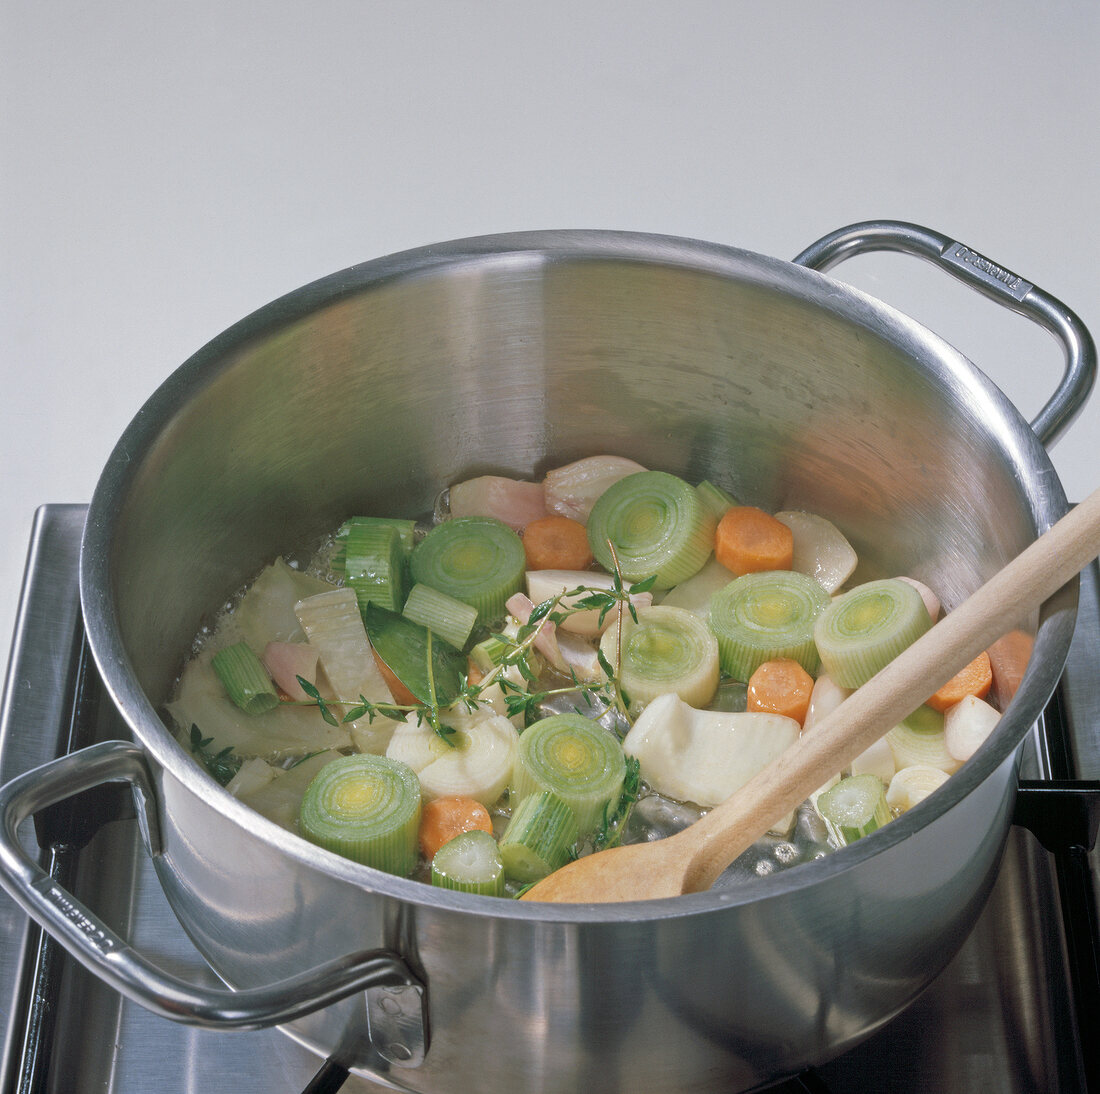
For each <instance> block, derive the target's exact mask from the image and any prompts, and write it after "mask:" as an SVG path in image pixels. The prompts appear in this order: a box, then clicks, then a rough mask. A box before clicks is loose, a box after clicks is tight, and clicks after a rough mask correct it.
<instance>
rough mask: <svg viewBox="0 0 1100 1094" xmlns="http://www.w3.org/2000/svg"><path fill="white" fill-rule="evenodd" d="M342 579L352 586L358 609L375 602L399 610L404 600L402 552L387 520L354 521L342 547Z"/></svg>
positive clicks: (394, 532)
mask: <svg viewBox="0 0 1100 1094" xmlns="http://www.w3.org/2000/svg"><path fill="white" fill-rule="evenodd" d="M344 581H345V583H346V584H347V585H349V586H351V588H353V589H354V590H355V596H356V599H357V600H358V601H359V610H360V611H361V612H365V611H366V610H367V605H368V604H377V605H378V606H379V607H382V608H386V609H387V610H388V611H391V612H399V611H401V609H402V607H404V604H405V552H404V551H403V550H402V547H401V536H400V535H399V534H398V531H397V529H396V528H395V527H394V526H393V525H389V524H353V525H352V526H351V527H350V528H349V529H348V536H347V541H346V543H345V547H344Z"/></svg>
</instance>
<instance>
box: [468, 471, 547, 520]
mask: <svg viewBox="0 0 1100 1094" xmlns="http://www.w3.org/2000/svg"><path fill="white" fill-rule="evenodd" d="M450 509H451V516H452V517H495V518H496V519H497V520H499V521H502V522H503V523H504V524H507V525H508V527H509V528H513V529H515V531H517V532H519V531H522V530H523V529H524V528H526V527H527V525H528V524H530V523H531V521H533V520H538V519H539V517H544V516H546V500H545V497H544V493H543V487H542V483H541V482H522V481H520V480H519V479H507V478H505V477H504V476H502V475H482V476H481V477H480V478H476V479H467V480H466V481H465V482H460V483H456V484H455V485H454V486H452V487H451V490H450Z"/></svg>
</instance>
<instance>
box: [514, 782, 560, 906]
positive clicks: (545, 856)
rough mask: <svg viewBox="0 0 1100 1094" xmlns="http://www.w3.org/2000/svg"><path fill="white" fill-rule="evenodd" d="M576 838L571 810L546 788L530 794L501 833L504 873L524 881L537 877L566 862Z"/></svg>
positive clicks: (516, 809) (537, 878) (534, 879)
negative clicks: (502, 833)
mask: <svg viewBox="0 0 1100 1094" xmlns="http://www.w3.org/2000/svg"><path fill="white" fill-rule="evenodd" d="M576 842H577V820H576V817H574V815H573V810H572V809H570V808H569V806H568V805H567V804H566V803H565V802H564V801H562V800H561V798H559V797H557V795H555V794H552V793H551V792H550V791H548V790H544V791H541V792H539V793H537V794H529V795H528V796H527V797H526V798H524V799H523V800H522V801H521V802H520V803H519V805H517V806H516V807H515V809H514V810H513V812H512V819H511V820H510V821H509V822H508V827H507V828H505V830H504V835H502V836H501V837H500V857H501V859H502V860H503V862H504V874H505V876H506V877H508V878H510V879H511V880H512V881H518V882H520V884H524V885H526V884H528V883H529V882H532V881H538V880H540V879H541V878H544V877H546V875H547V874H550V873H552V872H553V871H554V870H557V869H560V868H561V867H562V866H564V865H565V864H566V862H567V861H568V860H569V853H570V851H571V849H572V847H573V845H574V844H575V843H576Z"/></svg>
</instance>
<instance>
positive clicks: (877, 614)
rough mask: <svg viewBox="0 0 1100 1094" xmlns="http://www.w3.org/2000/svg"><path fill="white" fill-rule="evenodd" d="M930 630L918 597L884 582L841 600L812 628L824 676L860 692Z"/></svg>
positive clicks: (896, 583) (909, 587)
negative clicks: (904, 650)
mask: <svg viewBox="0 0 1100 1094" xmlns="http://www.w3.org/2000/svg"><path fill="white" fill-rule="evenodd" d="M931 626H932V620H931V618H930V617H929V615H928V610H927V608H925V606H924V601H923V600H922V599H921V595H920V593H919V592H917V590H916V589H915V588H914V587H913V586H912V585H910V584H908V583H907V582H905V581H899V580H898V579H897V578H885V579H883V580H881V581H868V582H867V583H866V584H863V585H858V586H857V587H856V588H854V589H852V590H851V592H847V593H845V594H844V595H843V596H838V597H837V598H836V599H835V600H834V601H833V602H832V603H831V604H829V606H828V607H827V608H826V609H825V610H824V611H823V612H822V613H821V615H820V617H819V618H818V620H817V622H816V623H815V624H814V641H815V642H816V643H817V649H818V652H819V653H820V655H821V664H822V665H823V666H824V669H825V671H826V672H827V673H828V674H829V675H830V676H831V677H832V678H833V679H834V680H835V681H836V682H837V683H838V684H839V685H840V686H841V687H845V688H858V687H859V686H860V685H861V684H865V683H867V681H868V680H870V679H871V677H872V676H874V675H875V673H876V672H878V671H879V669H881V668H883V667H885V666H886V665H887V664H888V663H889V662H890V661H892V660H893V659H894V658H895V657H897V655H898V654H899V653H901V651H902V650H903V649H905V648H906V647H907V646H911V645H912V644H913V643H914V642H915V641H916V640H917V639H918V638H920V636H921V635H922V634H924V632H925V631H927V630H928V629H929V628H930V627H931Z"/></svg>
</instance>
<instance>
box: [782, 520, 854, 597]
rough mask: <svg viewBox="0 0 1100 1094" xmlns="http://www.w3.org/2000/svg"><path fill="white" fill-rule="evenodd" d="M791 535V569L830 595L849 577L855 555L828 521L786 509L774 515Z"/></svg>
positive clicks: (845, 540)
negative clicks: (813, 581) (804, 575)
mask: <svg viewBox="0 0 1100 1094" xmlns="http://www.w3.org/2000/svg"><path fill="white" fill-rule="evenodd" d="M775 519H776V520H778V521H779V522H780V523H781V524H785V525H786V526H787V527H788V528H790V530H791V534H792V535H793V536H794V560H793V561H792V563H791V569H792V570H797V571H798V572H799V573H802V574H809V576H810V577H812V578H815V579H816V580H817V581H819V582H820V583H821V584H822V585H823V586H824V588H825V590H826V591H827V592H830V593H833V592H836V590H837V589H839V588H840V586H841V585H843V584H844V582H845V581H847V580H848V578H850V577H851V576H852V571H853V570H855V568H856V562H857V561H858V559H857V558H856V552H855V550H854V548H853V547H852V545H851V544H850V543H849V542H848V540H847V539H846V538H845V537H844V534H843V533H842V532H841V531H840V529H839V528H837V526H836V525H835V524H833V522H832V521H829V520H826V519H825V518H824V517H819V516H817V515H816V514H814V513H804V512H802V511H801V510H794V509H788V510H784V511H783V512H781V513H776V514H775Z"/></svg>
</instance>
